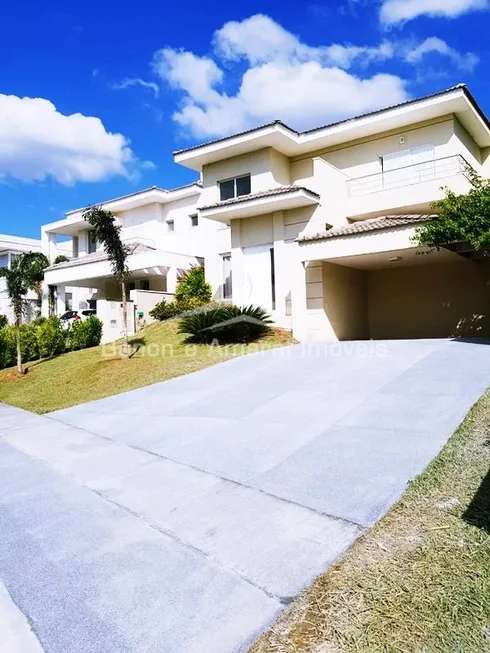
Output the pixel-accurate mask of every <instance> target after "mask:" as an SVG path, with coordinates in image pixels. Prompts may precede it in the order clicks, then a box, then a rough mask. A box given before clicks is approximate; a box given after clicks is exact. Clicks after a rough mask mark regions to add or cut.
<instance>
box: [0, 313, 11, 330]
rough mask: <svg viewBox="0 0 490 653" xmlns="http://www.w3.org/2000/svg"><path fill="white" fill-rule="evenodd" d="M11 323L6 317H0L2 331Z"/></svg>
mask: <svg viewBox="0 0 490 653" xmlns="http://www.w3.org/2000/svg"><path fill="white" fill-rule="evenodd" d="M8 323H9V321H8V319H7V316H6V315H0V329H3V327H6V326H7V324H8Z"/></svg>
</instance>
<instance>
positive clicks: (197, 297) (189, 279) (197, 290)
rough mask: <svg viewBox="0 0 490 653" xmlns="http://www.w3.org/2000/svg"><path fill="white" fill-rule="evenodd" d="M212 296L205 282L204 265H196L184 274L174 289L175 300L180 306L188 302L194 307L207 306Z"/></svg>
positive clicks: (210, 289) (209, 287)
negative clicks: (192, 303)
mask: <svg viewBox="0 0 490 653" xmlns="http://www.w3.org/2000/svg"><path fill="white" fill-rule="evenodd" d="M212 296H213V291H212V288H211V285H210V284H209V283H207V282H206V277H205V274H204V265H196V266H195V267H193V268H191V269H190V270H187V271H186V272H184V275H183V276H182V278H181V279H180V281H179V282H178V284H177V288H176V289H175V300H176V301H177V302H178V303H182V305H185V304H186V302H189V301H191V302H194V306H196V305H203V304H207V303H208V302H210V301H211V297H212Z"/></svg>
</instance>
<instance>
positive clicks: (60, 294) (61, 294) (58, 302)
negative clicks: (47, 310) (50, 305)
mask: <svg viewBox="0 0 490 653" xmlns="http://www.w3.org/2000/svg"><path fill="white" fill-rule="evenodd" d="M55 306H56V309H55V313H56V315H58V317H59V316H60V315H63V313H64V312H65V310H66V304H65V286H58V287H57V290H56V299H55Z"/></svg>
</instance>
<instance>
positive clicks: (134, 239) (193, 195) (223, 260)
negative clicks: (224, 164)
mask: <svg viewBox="0 0 490 653" xmlns="http://www.w3.org/2000/svg"><path fill="white" fill-rule="evenodd" d="M201 192H202V188H201V186H200V184H199V183H197V182H196V183H192V184H189V185H187V186H183V187H180V188H175V189H172V190H166V189H163V188H157V187H152V188H148V189H145V190H142V191H138V192H135V193H131V194H129V195H125V196H123V197H118V198H115V199H112V200H109V201H106V202H102V203H101V204H100V206H102V207H103V208H104V209H106V210H110V211H111V212H112V213H114V215H115V216H116V220H117V221H118V222H119V223H120V224H121V226H122V230H121V237H122V240H123V241H124V242H126V243H127V244H128V245H129V246H130V248H131V254H130V256H129V260H128V265H129V270H130V273H131V279H130V282H129V290H130V292H129V298H130V300H131V302H132V305H133V307H134V308H135V309H136V310H137V313H138V315H141V316H142V318H143V319H144V320H145V321H148V320H149V319H150V318H149V311H150V310H151V309H152V308H153V306H154V305H155V304H156V303H157V302H159V301H161V299H163V298H168V299H172V297H173V293H174V291H175V286H176V283H177V279H178V277H179V275H180V274H181V273H182V271H185V270H188V269H189V268H190V267H192V266H194V265H197V264H198V263H200V262H204V263H205V266H206V274H207V277H208V279H209V281H210V282H211V284H212V286H213V288H214V291H215V299H221V298H226V296H227V287H228V286H227V285H226V283H224V282H223V269H224V268H226V266H228V267H229V260H230V229H229V227H228V226H227V225H224V224H222V223H220V222H217V221H215V220H208V219H206V218H203V217H201V216H199V215H198V210H197V207H198V204H199V201H200V196H201ZM41 231H42V249H43V251H44V253H45V254H46V255H47V256H48V258H49V260H50V261H54V259H55V257H56V255H57V254H58V251H59V250H58V248H59V239H60V238H63V237H65V238H66V237H69V238H71V242H72V252H71V256H70V260H69V261H68V262H64V263H59V264H57V265H55V264H53V265H51V266H50V267H49V268H48V269H47V270H46V273H45V285H46V286H51V287H52V288H53V287H54V288H56V295H57V297H58V303H59V306H58V307H57V313H58V314H60V313H61V312H62V310H63V309H64V307H65V298H66V292H65V289H66V287H75V288H79V289H80V291H81V292H82V291H83V292H84V293H85V296H86V298H87V301H88V302H89V304H90V306H93V307H95V306H96V308H97V315H98V316H99V317H101V319H102V320H103V322H104V335H103V341H104V342H109V341H111V340H115V339H117V338H118V337H120V335H121V331H122V321H121V320H122V315H121V310H120V308H121V306H120V302H121V292H120V288H119V286H118V285H117V283H116V282H115V280H114V277H113V275H112V271H111V267H110V264H109V261H108V260H107V256H106V254H105V251H104V249H103V247H102V246H101V244H100V243H97V242H96V241H95V240H94V239H93V237H92V233H93V232H92V231H91V229H90V226H89V225H88V224H87V222H86V221H85V220H84V219H83V209H78V210H75V211H70V212H69V213H67V214H66V217H65V218H64V219H62V220H59V221H57V222H53V223H50V224H47V225H44V226H43V227H42V229H41ZM73 308H74V309H76V308H77V307H76V306H74V307H73ZM43 312H44V313H45V314H47V312H48V304H47V300H46V302H44V301H43ZM129 314H130V319H132V318H133V315H134V311H133V312H132V311H129ZM129 327H130V332H132V331H133V330H134V323H133V322H131V323H130V325H129Z"/></svg>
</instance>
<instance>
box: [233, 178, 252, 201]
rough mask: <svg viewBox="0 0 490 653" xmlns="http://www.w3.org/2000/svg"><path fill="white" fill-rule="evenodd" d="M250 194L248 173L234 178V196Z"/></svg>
mask: <svg viewBox="0 0 490 653" xmlns="http://www.w3.org/2000/svg"><path fill="white" fill-rule="evenodd" d="M240 195H250V175H247V176H246V177H238V179H237V180H236V196H237V197H240Z"/></svg>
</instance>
